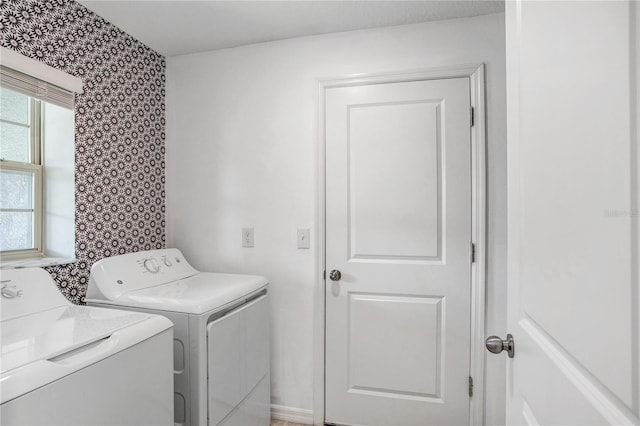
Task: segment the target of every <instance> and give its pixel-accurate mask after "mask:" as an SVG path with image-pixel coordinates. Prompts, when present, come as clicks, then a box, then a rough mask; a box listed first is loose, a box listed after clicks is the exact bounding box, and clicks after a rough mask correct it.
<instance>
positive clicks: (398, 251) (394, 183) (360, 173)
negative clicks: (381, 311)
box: [347, 101, 442, 260]
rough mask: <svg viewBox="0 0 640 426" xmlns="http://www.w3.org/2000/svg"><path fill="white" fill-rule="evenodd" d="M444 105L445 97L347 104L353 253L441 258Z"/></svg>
mask: <svg viewBox="0 0 640 426" xmlns="http://www.w3.org/2000/svg"><path fill="white" fill-rule="evenodd" d="M439 109H440V101H431V102H430V101H426V102H410V103H398V102H394V103H388V104H373V105H355V106H351V107H350V108H349V110H348V114H349V116H348V118H347V119H348V120H349V140H348V144H349V148H348V149H349V152H348V156H349V162H348V164H347V167H348V168H349V172H348V173H349V213H350V215H349V234H350V242H351V247H350V249H351V250H350V253H351V259H371V260H382V259H385V260H395V259H429V258H431V259H434V258H438V255H439V252H440V250H439V246H440V235H441V232H440V231H441V230H440V220H439V219H440V214H439V212H440V210H441V207H442V206H441V203H440V195H441V189H440V184H441V179H440V178H439V177H440V173H439V171H440V158H439V155H438V154H439V151H440V150H439V145H440V132H439V129H440V127H441V123H440V120H441V119H442V117H441V115H440V114H439ZM398 164H402V168H399V167H398Z"/></svg>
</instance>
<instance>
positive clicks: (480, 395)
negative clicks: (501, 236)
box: [313, 64, 487, 425]
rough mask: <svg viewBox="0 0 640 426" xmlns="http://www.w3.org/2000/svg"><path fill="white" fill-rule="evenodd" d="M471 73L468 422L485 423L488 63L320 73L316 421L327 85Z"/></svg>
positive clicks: (320, 406) (317, 411) (320, 417)
mask: <svg viewBox="0 0 640 426" xmlns="http://www.w3.org/2000/svg"><path fill="white" fill-rule="evenodd" d="M461 77H467V78H469V86H470V89H471V107H472V108H473V109H474V115H473V117H474V123H473V126H472V127H470V130H471V241H472V243H473V244H474V245H475V262H474V263H472V266H471V307H470V308H471V357H470V364H469V371H470V375H471V377H473V397H471V398H470V400H469V424H470V425H481V424H483V419H484V370H485V367H484V366H485V356H486V351H485V349H484V326H485V285H486V216H487V214H486V211H487V210H486V127H485V126H486V119H485V114H486V106H485V90H484V84H485V79H484V64H467V65H456V66H450V67H442V68H429V69H420V70H412V71H404V72H392V73H380V74H356V75H351V76H345V77H339V78H326V79H319V80H318V85H317V111H316V117H317V119H316V126H317V144H316V161H315V164H316V170H315V176H316V197H315V199H316V206H315V209H316V214H315V218H316V220H315V229H314V232H315V235H316V238H315V244H314V248H315V250H316V259H315V262H314V265H315V267H314V276H315V277H316V285H315V291H314V336H313V423H314V424H315V425H323V424H324V409H325V404H324V402H325V397H324V393H325V386H324V383H325V382H324V381H325V278H324V271H325V263H326V260H325V258H326V256H325V232H326V226H325V174H326V169H325V155H326V151H325V117H324V113H325V103H324V99H325V90H326V89H329V88H333V87H348V86H362V85H369V84H383V83H401V82H408V81H420V80H439V79H447V78H461Z"/></svg>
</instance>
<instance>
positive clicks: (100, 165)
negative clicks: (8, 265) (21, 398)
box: [0, 0, 166, 303]
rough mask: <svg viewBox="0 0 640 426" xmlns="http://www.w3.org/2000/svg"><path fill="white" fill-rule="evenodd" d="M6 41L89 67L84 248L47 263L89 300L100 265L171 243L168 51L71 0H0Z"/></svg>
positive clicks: (80, 123) (82, 135) (82, 167)
mask: <svg viewBox="0 0 640 426" xmlns="http://www.w3.org/2000/svg"><path fill="white" fill-rule="evenodd" d="M0 22H1V23H2V40H1V43H2V46H3V47H6V48H9V49H12V50H15V51H17V52H19V53H21V54H23V55H25V56H28V57H30V58H33V59H37V60H39V61H42V62H44V63H46V64H47V65H50V66H52V67H55V68H58V69H60V70H62V71H65V72H67V73H69V74H72V75H75V76H77V77H80V78H81V79H82V81H83V86H84V93H83V94H82V95H78V96H76V113H75V118H76V131H75V138H76V140H75V198H76V201H75V203H76V205H75V214H76V224H75V230H76V241H75V246H76V247H75V251H76V258H77V259H78V262H77V263H76V264H71V265H61V266H53V267H48V268H46V269H47V271H49V273H50V274H51V275H52V276H53V278H54V279H55V281H56V282H57V283H58V286H59V287H60V290H61V291H62V293H63V294H64V295H65V296H66V297H67V298H68V299H69V300H70V301H72V302H74V303H82V302H83V300H84V296H85V293H86V288H87V282H88V278H89V271H90V268H91V265H92V264H93V263H94V262H95V261H97V260H100V259H101V258H103V257H108V256H112V255H116V254H122V253H128V252H135V251H139V250H149V249H154V248H163V247H164V245H165V189H164V185H165V177H164V153H165V148H164V140H165V89H164V86H165V68H166V64H165V59H164V57H163V56H161V55H159V54H158V53H156V52H155V51H153V50H151V49H150V48H148V47H147V46H145V45H144V44H142V43H140V42H139V41H137V40H136V39H134V38H133V37H131V36H129V35H128V34H126V33H124V32H123V31H121V30H120V29H118V28H117V27H115V26H113V25H111V24H110V23H108V22H107V21H105V20H104V19H102V18H101V17H99V16H98V15H96V14H94V13H93V12H91V11H89V10H88V9H86V8H85V7H84V6H81V5H80V4H78V3H76V2H74V1H68V0H48V1H42V0H40V1H32V0H12V1H3V2H1V3H0Z"/></svg>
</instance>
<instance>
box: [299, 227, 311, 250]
mask: <svg viewBox="0 0 640 426" xmlns="http://www.w3.org/2000/svg"><path fill="white" fill-rule="evenodd" d="M309 234H310V232H309V228H300V229H298V248H299V249H308V248H309V247H311V242H310V241H309Z"/></svg>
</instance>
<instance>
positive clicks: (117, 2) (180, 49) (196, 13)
mask: <svg viewBox="0 0 640 426" xmlns="http://www.w3.org/2000/svg"><path fill="white" fill-rule="evenodd" d="M79 3H81V4H83V5H84V6H86V7H87V8H89V9H91V10H92V11H94V12H95V13H97V14H98V15H100V16H102V17H103V18H104V19H106V20H107V21H109V22H111V23H112V24H114V25H116V26H117V27H119V28H121V29H122V30H123V31H125V32H127V33H129V34H131V35H132V36H133V37H135V38H137V39H138V40H140V41H142V42H143V43H145V44H146V45H147V46H149V47H151V48H152V49H154V50H156V51H157V52H159V53H161V54H163V55H165V56H177V55H184V54H189V53H196V52H204V51H208V50H215V49H224V48H227V47H235V46H241V45H245V44H252V43H260V42H265V41H272V40H281V39H286V38H292V37H301V36H307V35H314V34H326V33H332V32H340V31H351V30H358V29H364V28H375V27H386V26H392V25H403V24H412V23H417V22H426V21H437V20H442V19H452V18H462V17H470V16H478V15H487V14H490V13H500V12H503V11H504V1H502V0H501V1H486V0H471V1H459V0H448V1H447V0H445V1H433V0H428V1H427V0H421V1H362V0H360V1H353V0H352V1H266V0H262V1H189V0H173V1H155V0H150V1H147V0H128V1H121V0H79Z"/></svg>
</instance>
